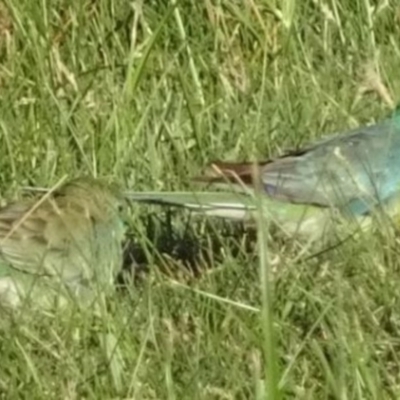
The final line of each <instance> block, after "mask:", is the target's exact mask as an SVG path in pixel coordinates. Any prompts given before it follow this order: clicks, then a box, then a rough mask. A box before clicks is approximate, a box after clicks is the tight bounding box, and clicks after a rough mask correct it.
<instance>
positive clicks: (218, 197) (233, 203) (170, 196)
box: [124, 191, 256, 220]
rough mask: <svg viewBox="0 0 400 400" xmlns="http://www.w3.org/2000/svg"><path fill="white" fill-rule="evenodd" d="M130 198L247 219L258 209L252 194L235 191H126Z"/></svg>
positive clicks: (215, 215)
mask: <svg viewBox="0 0 400 400" xmlns="http://www.w3.org/2000/svg"><path fill="white" fill-rule="evenodd" d="M124 196H125V197H126V198H128V199H129V200H132V201H135V202H140V203H146V204H157V205H164V206H174V207H181V208H186V209H188V210H191V211H193V212H195V213H201V214H204V215H208V216H214V217H221V218H227V219H237V220H247V219H250V218H251V216H252V214H253V213H254V211H255V210H256V204H255V202H254V199H253V198H252V197H251V196H247V195H245V194H241V193H235V192H230V193H227V192H130V191H127V192H124Z"/></svg>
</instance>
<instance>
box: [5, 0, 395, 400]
mask: <svg viewBox="0 0 400 400" xmlns="http://www.w3.org/2000/svg"><path fill="white" fill-rule="evenodd" d="M141 3H142V2H140V1H137V2H135V3H134V6H132V4H130V2H124V1H118V0H115V1H113V0H99V1H97V2H92V1H61V0H59V1H53V2H45V1H42V2H34V1H28V0H19V1H16V0H5V1H4V3H0V6H1V7H0V146H1V155H2V156H1V157H0V171H1V172H0V187H1V191H0V193H1V197H2V199H12V198H15V197H16V196H18V188H20V187H21V186H23V185H27V184H37V185H40V186H45V185H46V186H47V185H52V184H55V183H56V182H57V181H58V180H59V179H60V178H62V177H63V176H64V175H66V174H68V176H70V177H73V176H78V175H82V174H91V175H95V176H107V177H110V178H112V179H115V180H117V181H118V182H120V183H121V184H122V185H124V186H126V187H129V188H131V189H134V190H173V189H182V188H186V187H187V186H188V184H189V177H190V176H192V175H195V174H196V173H198V172H199V170H201V168H202V167H203V166H204V165H205V164H206V163H207V162H209V161H210V160H213V159H218V158H223V159H225V160H229V159H230V160H232V159H256V158H266V157H268V156H270V155H275V154H279V153H280V152H281V151H282V150H283V149H286V148H293V147H297V146H300V145H302V144H304V143H306V142H307V141H309V140H313V139H316V138H318V137H321V136H322V135H324V134H328V133H332V132H335V131H340V130H345V129H349V128H352V127H355V126H357V125H359V124H366V123H371V122H373V121H375V120H378V119H380V118H382V117H383V116H385V115H386V114H388V113H389V112H390V108H389V106H388V105H387V104H386V103H385V102H384V101H383V100H382V98H381V97H379V96H378V95H377V94H376V93H375V92H363V91H362V90H361V89H362V86H363V83H364V80H363V70H364V69H365V67H366V65H373V66H374V68H375V69H377V70H378V71H379V74H380V75H381V76H382V79H383V81H384V82H385V84H386V85H387V86H388V87H389V91H390V92H391V93H392V94H395V93H399V90H400V79H399V76H398V65H399V60H400V47H399V43H400V28H399V21H400V7H399V6H398V5H397V4H396V2H394V1H393V2H391V1H389V2H383V1H382V2H377V3H378V4H379V5H380V6H379V7H376V6H375V5H374V4H375V2H372V1H371V2H370V1H368V0H351V1H350V0H347V1H341V2H339V1H337V0H332V1H323V0H321V1H319V0H315V1H314V0H313V1H312V0H307V1H301V2H295V1H294V0H285V1H276V0H275V1H274V0H269V1H261V0H254V1H246V2H240V1H227V0H221V1H211V0H204V1H197V2H190V1H187V0H180V1H179V0H177V1H172V0H171V1H169V2H168V1H163V2H162V1H156V0H153V1H146V2H143V4H141ZM174 5H175V7H174ZM394 98H395V100H396V96H394ZM159 213H160V212H159V210H158V209H147V208H145V207H140V208H139V207H134V206H132V207H131V209H130V218H129V225H130V235H131V236H132V237H134V238H135V241H136V242H137V243H138V244H139V245H141V246H142V247H144V248H145V249H147V250H146V251H147V255H146V257H147V259H150V265H149V268H150V273H149V274H148V275H147V276H146V278H145V279H144V280H143V281H141V283H140V284H138V285H136V286H131V287H130V288H129V289H125V290H121V291H119V292H118V293H117V294H116V296H115V298H113V299H110V310H109V312H108V313H106V314H105V315H103V316H102V318H98V317H96V316H94V315H92V313H91V312H90V310H86V311H82V312H77V311H75V312H71V313H66V314H63V315H56V316H54V315H53V316H52V315H42V314H40V315H29V316H30V318H28V319H29V320H28V321H27V320H26V319H27V318H22V319H21V320H20V319H17V320H16V321H11V322H10V321H9V322H8V323H7V327H6V328H4V329H2V330H1V336H0V354H1V357H0V359H1V363H0V365H1V368H0V393H1V395H0V397H1V398H4V399H14V398H15V399H16V398H18V399H25V398H26V399H43V398H54V399H58V398H60V399H81V398H87V399H103V398H104V399H111V398H114V399H115V398H121V399H122V398H125V399H127V398H132V399H133V398H135V399H265V398H268V399H279V398H282V399H287V398H293V399H325V398H326V399H384V398H390V399H397V398H400V379H399V376H400V375H399V368H400V359H399V356H398V354H399V349H400V291H399V285H398V280H399V274H400V263H399V250H398V246H399V244H398V239H397V238H396V236H395V235H393V234H392V233H390V232H387V230H385V229H377V230H376V232H372V233H368V234H365V235H364V236H365V237H362V238H361V239H357V240H356V239H354V240H349V241H347V242H346V243H344V244H343V245H342V246H339V247H336V248H334V249H333V250H331V251H329V252H323V253H321V254H319V255H316V256H315V257H309V255H310V254H308V253H307V255H305V256H301V257H298V254H299V246H300V245H299V244H297V243H292V242H290V241H288V240H286V241H282V240H270V239H269V238H267V232H264V230H263V229H261V230H260V232H259V233H260V234H261V237H260V241H261V242H262V243H264V242H265V241H267V243H268V246H263V247H262V249H261V250H259V251H258V253H257V249H254V250H251V249H250V250H249V249H246V247H247V246H246V245H245V244H244V243H243V242H244V241H245V240H244V239H243V238H242V237H240V236H239V238H238V239H237V241H238V242H239V243H238V244H236V246H232V243H231V241H230V240H229V239H227V238H222V237H220V238H219V239H220V242H218V243H217V244H215V243H214V244H213V243H211V241H213V240H214V241H215V240H216V237H217V238H218V236H221V234H219V231H218V229H219V228H220V226H219V225H216V226H215V227H214V228H212V229H206V228H205V227H204V225H203V223H202V222H201V221H199V222H197V223H196V224H192V223H191V220H190V221H189V224H190V226H191V227H192V228H191V230H192V231H193V232H192V233H191V235H192V236H194V237H196V238H199V240H200V243H201V246H202V247H204V248H205V252H206V253H208V256H207V257H208V262H207V264H210V263H211V264H212V268H209V269H208V270H207V271H206V272H203V273H200V274H198V275H197V276H191V275H190V274H189V273H185V272H184V268H180V267H179V265H178V266H177V265H175V264H179V263H174V260H173V259H167V258H166V256H164V257H163V256H162V255H161V256H154V257H153V255H154V253H155V251H152V246H151V245H149V243H148V240H146V237H145V236H146V235H147V234H148V232H149V229H150V228H149V222H146V221H148V220H151V221H153V220H157V218H158V215H157V214H159ZM187 218H188V217H187V215H186V214H184V213H179V212H178V213H177V214H176V215H174V217H173V222H172V223H173V226H174V229H175V228H176V229H177V230H178V231H179V230H180V232H181V231H182V229H183V228H184V226H185V223H187V221H188V220H187ZM154 226H155V227H154V230H157V226H158V225H157V223H155V225H154ZM152 229H153V228H152ZM210 232H211V233H210ZM153 233H154V232H153ZM183 235H184V233H183ZM153 236H156V233H154V235H153ZM153 236H151V237H153ZM164 245H165V243H164ZM184 247H185V246H184ZM232 247H235V250H232ZM211 250H213V251H211ZM214 253H215V254H214ZM172 258H173V257H172ZM200 264H201V263H200ZM204 264H206V262H205V261H204ZM169 265H172V269H173V270H174V271H172V272H169V273H166V272H165V270H166V269H168V266H169ZM200 267H204V265H200ZM179 271H180V272H179ZM28 314H31V312H30V311H29V310H28V311H27V315H28Z"/></svg>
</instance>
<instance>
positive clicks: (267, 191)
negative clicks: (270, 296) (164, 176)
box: [127, 112, 400, 234]
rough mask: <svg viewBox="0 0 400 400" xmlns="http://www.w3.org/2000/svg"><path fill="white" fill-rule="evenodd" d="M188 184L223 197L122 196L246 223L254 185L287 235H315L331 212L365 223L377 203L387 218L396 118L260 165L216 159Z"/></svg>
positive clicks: (397, 161) (398, 176)
mask: <svg viewBox="0 0 400 400" xmlns="http://www.w3.org/2000/svg"><path fill="white" fill-rule="evenodd" d="M195 180H196V181H200V182H204V183H208V184H211V185H218V187H220V188H223V189H224V190H225V191H224V192H214V193H210V192H200V191H195V192H180V193H172V192H158V193H156V192H150V193H132V192H131V193H127V196H128V197H130V198H131V199H133V200H136V201H142V202H147V203H159V204H172V205H178V206H183V207H188V208H191V209H194V210H196V211H204V212H205V213H206V214H211V215H217V216H222V217H226V218H230V217H232V218H234V217H239V218H242V217H243V218H244V217H245V216H249V215H250V216H251V215H252V216H253V217H254V211H255V210H256V203H255V202H254V201H253V202H252V201H251V198H252V194H253V193H254V188H255V187H258V188H261V193H262V194H263V199H264V201H263V206H262V207H263V211H264V210H265V213H266V215H267V216H268V217H271V219H272V220H274V221H275V222H277V223H278V225H281V226H284V227H289V228H288V230H289V231H290V232H294V231H303V233H307V234H309V233H310V232H316V231H319V230H320V229H321V227H322V226H323V225H325V222H326V221H327V220H328V219H329V218H328V214H329V215H331V214H332V211H333V212H334V214H339V215H342V216H345V217H349V216H351V217H352V218H354V217H355V218H356V219H357V218H359V219H363V218H364V219H365V218H368V217H369V216H370V214H372V213H373V212H374V211H375V210H376V209H377V208H378V206H380V205H383V206H385V207H386V210H387V211H388V213H389V214H394V213H397V211H398V210H397V209H398V204H399V203H400V201H398V200H399V199H400V196H399V195H400V114H399V113H398V112H395V113H393V115H392V116H390V117H389V118H386V119H385V120H383V121H381V122H379V123H377V124H375V125H370V126H363V127H359V128H356V129H353V130H351V131H348V132H345V133H343V134H334V135H331V136H328V137H327V138H324V139H323V140H320V141H317V142H314V143H312V144H310V145H308V146H305V147H303V148H301V149H299V150H296V151H290V152H287V153H286V154H284V155H283V156H280V157H277V158H273V159H269V160H267V161H263V162H257V163H251V162H246V163H240V162H239V163H230V162H220V161H217V162H214V163H212V164H211V166H210V167H209V168H208V169H207V170H206V171H205V173H204V175H202V176H199V177H197V178H195ZM233 189H234V190H233ZM235 191H236V192H237V191H239V192H241V193H242V195H240V194H237V193H235Z"/></svg>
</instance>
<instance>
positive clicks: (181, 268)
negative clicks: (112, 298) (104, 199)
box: [117, 209, 257, 285]
mask: <svg viewBox="0 0 400 400" xmlns="http://www.w3.org/2000/svg"><path fill="white" fill-rule="evenodd" d="M138 225H140V226H142V227H143V228H142V230H141V233H140V234H138V233H137V232H135V230H130V231H128V234H127V239H126V241H125V244H124V263H123V271H122V273H121V274H120V276H119V277H118V281H117V282H118V284H120V285H121V284H122V285H124V283H126V282H127V281H130V282H131V279H132V277H133V280H134V281H137V280H140V279H142V278H143V277H145V276H146V275H147V273H148V272H149V270H150V269H151V268H157V269H158V270H159V271H160V272H161V273H163V274H167V275H168V276H172V277H174V276H175V277H176V276H182V275H184V276H186V277H192V278H193V277H194V278H195V277H198V276H199V275H201V274H202V273H203V272H204V271H207V270H209V269H212V268H214V267H215V266H216V265H218V264H220V263H222V262H223V260H224V258H225V257H227V256H228V255H229V256H230V257H234V258H239V257H246V259H247V260H248V259H249V258H252V257H254V256H255V255H256V247H255V245H256V237H257V236H256V230H255V229H254V228H253V227H251V226H246V225H245V224H243V223H240V222H227V221H223V220H210V219H208V218H201V217H200V218H199V217H194V218H193V215H191V214H187V215H186V216H185V218H184V220H183V219H182V213H181V212H179V211H175V210H174V211H172V210H169V209H167V210H165V211H164V212H161V213H158V214H157V215H155V214H149V215H147V216H146V217H143V218H142V219H141V221H139V224H138Z"/></svg>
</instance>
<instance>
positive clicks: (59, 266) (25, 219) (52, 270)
mask: <svg viewBox="0 0 400 400" xmlns="http://www.w3.org/2000/svg"><path fill="white" fill-rule="evenodd" d="M78 217H79V216H77V215H74V213H71V212H69V213H68V218H66V216H65V210H63V209H60V208H57V205H56V203H55V202H53V201H51V200H46V201H45V202H43V203H42V204H40V205H39V206H37V205H36V202H32V201H27V202H22V203H14V204H10V205H9V206H6V207H5V208H3V209H1V210H0V257H1V258H2V259H3V261H5V262H6V263H8V264H10V265H11V266H12V267H14V268H16V269H19V270H21V271H25V272H28V273H35V274H39V275H57V274H59V275H61V276H63V277H66V278H71V279H72V278H73V277H76V276H78V275H80V274H81V273H82V266H83V265H84V261H85V259H84V258H85V256H86V254H84V251H83V250H82V251H80V250H79V249H81V248H82V249H83V248H84V244H85V240H87V239H86V238H87V237H88V235H89V229H90V223H89V221H88V220H85V218H84V217H83V216H82V217H81V218H78ZM86 261H87V260H86Z"/></svg>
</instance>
